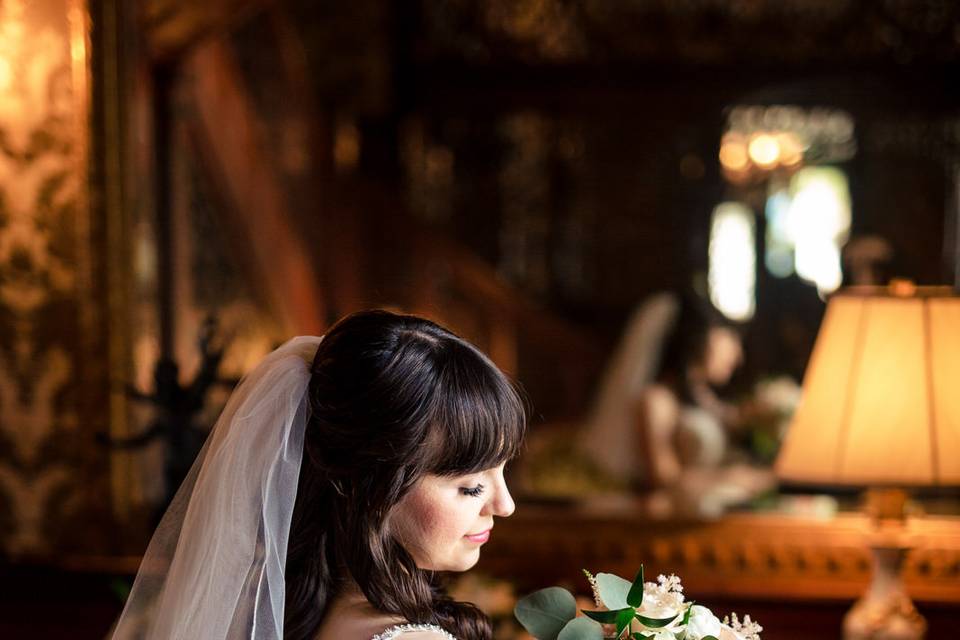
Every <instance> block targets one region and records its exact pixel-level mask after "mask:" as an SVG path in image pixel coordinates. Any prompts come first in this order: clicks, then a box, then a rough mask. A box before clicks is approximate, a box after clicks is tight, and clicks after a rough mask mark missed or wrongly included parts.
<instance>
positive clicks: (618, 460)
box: [580, 292, 680, 478]
mask: <svg viewBox="0 0 960 640" xmlns="http://www.w3.org/2000/svg"><path fill="white" fill-rule="evenodd" d="M679 311H680V301H679V299H678V298H677V296H676V295H675V294H673V293H669V292H663V293H657V294H654V295H652V296H650V297H649V298H647V299H646V300H644V302H643V303H642V304H641V305H640V306H638V307H637V308H636V309H635V310H634V312H633V314H632V315H631V316H630V319H629V320H628V321H627V325H626V329H625V330H624V332H623V337H622V338H621V339H620V344H619V345H618V347H617V350H616V351H615V352H614V355H613V357H612V358H611V359H610V363H609V364H608V365H607V369H606V371H605V372H604V375H603V379H602V380H601V382H600V386H599V389H598V392H597V395H596V398H595V400H594V403H593V406H592V408H591V410H590V413H589V415H588V416H587V419H586V421H585V424H584V426H583V429H582V431H581V436H580V447H581V450H582V451H585V452H586V453H587V454H588V455H589V456H590V457H591V459H592V460H593V461H594V462H596V463H597V464H598V465H600V466H601V467H602V468H603V469H604V470H606V471H607V472H609V473H611V474H613V475H615V476H617V477H619V478H631V477H633V476H634V475H635V474H636V472H637V469H638V468H639V467H640V466H641V463H640V461H639V460H638V459H637V451H638V445H637V440H638V437H637V427H636V424H637V403H638V401H639V399H640V396H641V395H642V394H643V391H644V389H645V388H646V387H647V386H648V385H649V384H650V383H651V382H653V379H654V377H655V376H656V374H657V368H658V367H659V366H660V357H661V351H662V350H663V346H664V342H665V341H666V338H667V336H668V334H669V332H670V330H671V329H672V328H673V326H674V324H675V322H676V320H677V315H678V314H679Z"/></svg>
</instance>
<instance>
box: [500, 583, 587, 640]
mask: <svg viewBox="0 0 960 640" xmlns="http://www.w3.org/2000/svg"><path fill="white" fill-rule="evenodd" d="M513 615H514V616H516V618H517V620H518V621H519V622H520V624H522V625H523V628H524V629H526V630H527V631H528V632H529V633H530V635H532V636H533V637H534V638H537V639H538V640H556V639H557V636H559V634H560V631H561V630H563V628H564V626H565V625H566V624H567V622H569V621H570V620H571V619H573V618H575V617H576V616H577V601H576V600H575V599H574V597H573V595H571V593H570V592H569V591H567V590H566V589H563V588H561V587H548V588H546V589H540V590H539V591H535V592H533V593H531V594H530V595H528V596H525V597H523V598H521V599H520V600H519V601H518V602H517V606H515V607H514V608H513Z"/></svg>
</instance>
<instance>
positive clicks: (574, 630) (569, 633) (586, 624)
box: [557, 618, 603, 640]
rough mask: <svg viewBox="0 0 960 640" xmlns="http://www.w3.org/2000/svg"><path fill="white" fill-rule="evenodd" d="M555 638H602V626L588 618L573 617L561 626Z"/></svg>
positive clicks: (567, 639)
mask: <svg viewBox="0 0 960 640" xmlns="http://www.w3.org/2000/svg"><path fill="white" fill-rule="evenodd" d="M557 640H603V628H602V627H601V626H600V625H599V624H597V623H596V622H594V621H593V620H590V619H589V618H574V619H573V620H571V621H570V622H568V623H567V624H566V626H564V627H563V629H562V630H561V631H560V635H559V636H557Z"/></svg>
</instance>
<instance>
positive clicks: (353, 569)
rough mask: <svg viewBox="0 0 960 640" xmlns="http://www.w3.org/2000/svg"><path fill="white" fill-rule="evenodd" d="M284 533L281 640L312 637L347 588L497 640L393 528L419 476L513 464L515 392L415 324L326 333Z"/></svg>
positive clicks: (385, 319) (470, 349)
mask: <svg viewBox="0 0 960 640" xmlns="http://www.w3.org/2000/svg"><path fill="white" fill-rule="evenodd" d="M309 395H310V398H309V400H310V412H311V413H310V419H309V422H308V423H307V430H306V434H305V437H304V452H303V463H302V465H301V469H300V480H299V484H298V489H297V499H296V505H295V507H294V511H293V519H292V523H291V528H290V540H289V546H288V550H287V565H286V604H285V608H286V610H285V624H284V637H285V638H288V639H297V640H299V639H301V638H302V639H306V638H311V637H313V636H314V635H315V634H316V632H317V630H318V628H319V626H320V623H321V621H322V619H323V615H324V613H325V612H326V609H327V607H328V606H329V604H330V603H331V602H332V600H333V598H334V597H335V596H336V595H337V592H338V590H339V589H340V588H341V586H342V584H343V581H344V580H345V579H347V578H349V579H352V580H353V581H354V582H355V583H356V584H357V585H358V586H359V588H360V589H361V591H362V592H363V594H364V595H365V596H366V598H367V600H368V601H369V602H370V603H371V604H372V605H373V606H374V607H376V608H377V609H379V610H381V611H384V612H387V613H391V614H395V615H397V616H401V617H403V618H404V619H405V620H407V621H410V622H414V623H431V624H437V625H439V626H441V627H443V628H444V629H446V630H447V631H449V632H450V633H452V634H453V635H455V636H456V637H457V638H459V639H460V640H489V638H490V637H491V628H490V623H489V621H488V620H487V618H486V616H485V615H484V614H483V613H482V612H481V611H480V610H479V609H477V608H476V607H474V606H473V605H471V604H467V603H461V602H455V601H453V600H452V599H450V598H449V597H447V596H446V595H445V594H444V593H443V590H442V589H441V588H440V586H439V583H438V579H437V576H435V575H434V574H433V572H431V571H425V570H422V569H420V568H418V567H417V566H416V564H415V563H414V561H413V559H412V558H411V556H410V555H409V554H408V553H407V552H406V550H405V549H404V548H403V547H402V546H401V545H400V544H399V543H398V542H397V541H396V540H395V539H394V538H393V536H392V535H391V534H390V531H389V527H388V517H389V515H390V513H391V510H392V509H393V507H394V506H395V505H396V504H397V503H398V502H399V501H400V499H401V498H402V497H403V496H404V495H405V494H406V493H407V492H408V491H409V490H410V489H411V488H412V487H413V486H414V484H415V483H416V482H417V480H418V479H420V478H421V477H423V475H424V474H427V473H433V474H438V475H459V474H467V473H473V472H477V471H481V470H484V469H489V468H492V467H495V466H497V465H499V464H500V463H502V462H504V461H506V460H508V459H510V458H512V457H513V456H514V455H516V453H517V451H518V450H519V447H520V446H521V443H522V440H523V434H524V430H525V425H526V412H525V407H524V403H523V401H522V400H521V396H520V394H519V393H518V390H517V388H516V387H515V386H514V385H513V384H512V383H511V382H510V381H509V380H508V379H507V378H506V377H505V376H504V375H503V373H501V372H500V371H499V369H497V367H496V366H495V365H494V364H493V362H491V361H490V359H489V358H487V357H486V356H485V355H484V354H483V353H482V352H480V351H479V350H478V349H477V348H476V347H474V346H473V345H471V344H470V343H468V342H466V341H465V340H463V339H462V338H460V337H458V336H456V335H454V334H453V333H451V332H450V331H448V330H446V329H444V328H442V327H440V326H438V325H437V324H435V323H433V322H430V321H429V320H424V319H423V318H418V317H416V316H410V315H399V314H394V313H390V312H387V311H365V312H360V313H355V314H353V315H350V316H347V317H346V318H344V319H343V320H341V321H340V322H338V323H337V324H336V325H335V326H334V327H332V328H331V329H330V331H328V332H327V334H326V335H325V336H324V338H323V341H322V342H321V343H320V346H319V348H318V350H317V354H316V357H315V359H314V362H313V366H312V370H311V379H310V387H309Z"/></svg>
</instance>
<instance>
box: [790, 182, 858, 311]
mask: <svg viewBox="0 0 960 640" xmlns="http://www.w3.org/2000/svg"><path fill="white" fill-rule="evenodd" d="M791 191H792V192H793V198H792V201H791V203H790V210H789V212H788V214H787V222H786V227H787V233H788V235H789V236H790V238H791V239H792V241H793V244H794V267H795V268H796V270H797V274H798V275H800V277H802V278H805V279H807V280H810V281H811V282H815V283H816V284H817V289H818V290H819V291H820V293H821V294H823V295H825V294H827V293H830V292H832V291H834V290H836V289H837V287H839V286H840V280H841V275H842V272H841V269H840V246H841V245H842V244H843V242H845V241H846V239H847V234H848V233H849V230H850V193H849V190H848V188H847V179H846V176H844V174H843V173H842V172H841V171H839V170H837V169H832V168H824V167H817V168H806V169H802V170H801V171H799V172H798V173H797V174H796V175H795V176H794V178H793V180H792V181H791Z"/></svg>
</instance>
